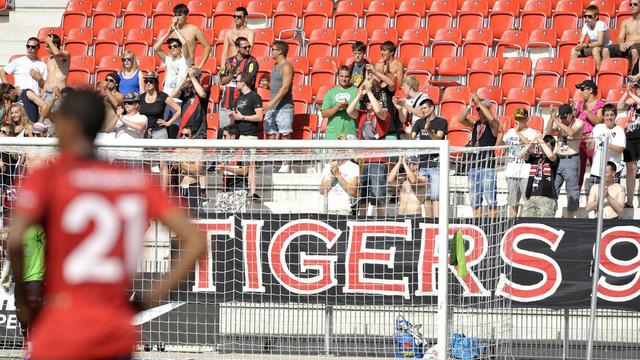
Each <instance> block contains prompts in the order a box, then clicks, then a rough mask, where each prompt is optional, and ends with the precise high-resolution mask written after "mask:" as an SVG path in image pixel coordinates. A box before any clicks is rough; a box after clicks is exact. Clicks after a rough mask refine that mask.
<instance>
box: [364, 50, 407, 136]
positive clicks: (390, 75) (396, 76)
mask: <svg viewBox="0 0 640 360" xmlns="http://www.w3.org/2000/svg"><path fill="white" fill-rule="evenodd" d="M395 52H396V45H395V44H394V43H393V42H391V41H385V42H383V43H382V45H380V54H381V55H382V59H380V61H378V62H377V63H376V64H375V66H374V65H372V64H368V65H366V68H367V70H370V71H372V73H373V75H375V77H376V78H378V80H379V81H380V85H381V86H382V91H383V92H385V93H386V94H387V97H388V99H391V98H393V95H394V93H395V91H396V87H397V86H401V85H402V80H403V79H404V66H403V65H402V62H401V61H400V60H398V59H397V58H395V57H394V56H393V54H395ZM386 107H387V111H389V113H390V114H391V123H390V124H389V131H388V132H387V140H397V139H398V131H399V130H402V129H401V128H400V124H399V123H398V116H397V111H396V108H395V106H394V105H393V103H392V102H391V101H388V102H387V103H386Z"/></svg>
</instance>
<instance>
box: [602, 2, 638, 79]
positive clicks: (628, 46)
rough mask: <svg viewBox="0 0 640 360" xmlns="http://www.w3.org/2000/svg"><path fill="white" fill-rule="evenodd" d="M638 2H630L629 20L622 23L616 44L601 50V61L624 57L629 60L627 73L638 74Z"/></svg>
mask: <svg viewBox="0 0 640 360" xmlns="http://www.w3.org/2000/svg"><path fill="white" fill-rule="evenodd" d="M639 3H640V2H639V1H638V0H631V1H630V2H629V6H630V7H631V16H632V17H631V18H629V19H627V20H625V21H623V22H622V25H621V27H620V34H619V35H618V43H617V44H611V45H609V46H607V47H604V48H603V49H602V59H603V60H606V59H608V58H610V57H626V58H629V59H630V60H631V62H630V63H629V73H630V74H631V75H637V74H638V65H637V63H638V58H640V6H639V5H638V4H639Z"/></svg>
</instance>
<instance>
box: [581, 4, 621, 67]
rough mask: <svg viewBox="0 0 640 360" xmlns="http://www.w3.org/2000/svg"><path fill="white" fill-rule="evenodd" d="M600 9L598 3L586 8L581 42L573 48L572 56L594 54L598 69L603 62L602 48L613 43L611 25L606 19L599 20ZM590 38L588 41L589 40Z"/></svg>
mask: <svg viewBox="0 0 640 360" xmlns="http://www.w3.org/2000/svg"><path fill="white" fill-rule="evenodd" d="M599 16H600V10H598V7H597V6H596V5H589V6H587V8H586V9H584V15H583V16H582V18H583V19H584V25H583V26H582V35H581V36H580V42H579V43H578V45H576V47H575V48H573V49H571V58H572V59H576V58H579V57H588V56H593V59H594V60H595V62H596V70H599V69H600V63H601V62H602V49H603V48H604V47H606V46H609V45H611V40H610V39H609V27H608V26H607V24H605V23H604V21H602V20H599ZM587 40H588V41H587Z"/></svg>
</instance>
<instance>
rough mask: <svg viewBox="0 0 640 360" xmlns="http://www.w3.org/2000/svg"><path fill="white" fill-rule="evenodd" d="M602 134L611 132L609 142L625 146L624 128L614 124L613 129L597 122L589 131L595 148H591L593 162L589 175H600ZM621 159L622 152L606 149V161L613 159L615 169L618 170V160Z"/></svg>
mask: <svg viewBox="0 0 640 360" xmlns="http://www.w3.org/2000/svg"><path fill="white" fill-rule="evenodd" d="M604 134H611V137H610V138H609V143H610V144H612V145H617V146H622V147H623V148H624V147H625V146H627V137H626V136H625V134H624V129H623V128H621V127H620V126H618V125H616V126H614V127H613V129H609V128H608V127H607V125H606V124H598V125H596V126H595V127H594V128H593V130H592V131H591V136H593V141H594V144H595V148H594V149H593V162H592V165H591V175H593V176H600V156H601V153H602V143H603V140H601V139H600V137H601V136H602V135H604ZM621 160H622V154H618V153H615V152H613V151H611V150H609V151H607V161H613V162H614V163H616V168H617V169H616V171H620V166H621V165H620V161H621Z"/></svg>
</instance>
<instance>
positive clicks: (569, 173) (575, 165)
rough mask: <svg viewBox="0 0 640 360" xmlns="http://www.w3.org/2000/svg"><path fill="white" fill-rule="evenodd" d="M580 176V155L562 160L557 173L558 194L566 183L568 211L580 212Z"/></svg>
mask: <svg viewBox="0 0 640 360" xmlns="http://www.w3.org/2000/svg"><path fill="white" fill-rule="evenodd" d="M579 176H580V155H578V154H576V155H574V156H572V157H568V158H561V159H560V165H558V172H557V173H556V182H555V186H556V194H560V188H561V187H562V184H563V183H566V184H567V185H566V187H565V188H566V190H567V211H571V212H575V211H578V204H579V202H580V190H579V189H580V188H579V186H578V177H579Z"/></svg>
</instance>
